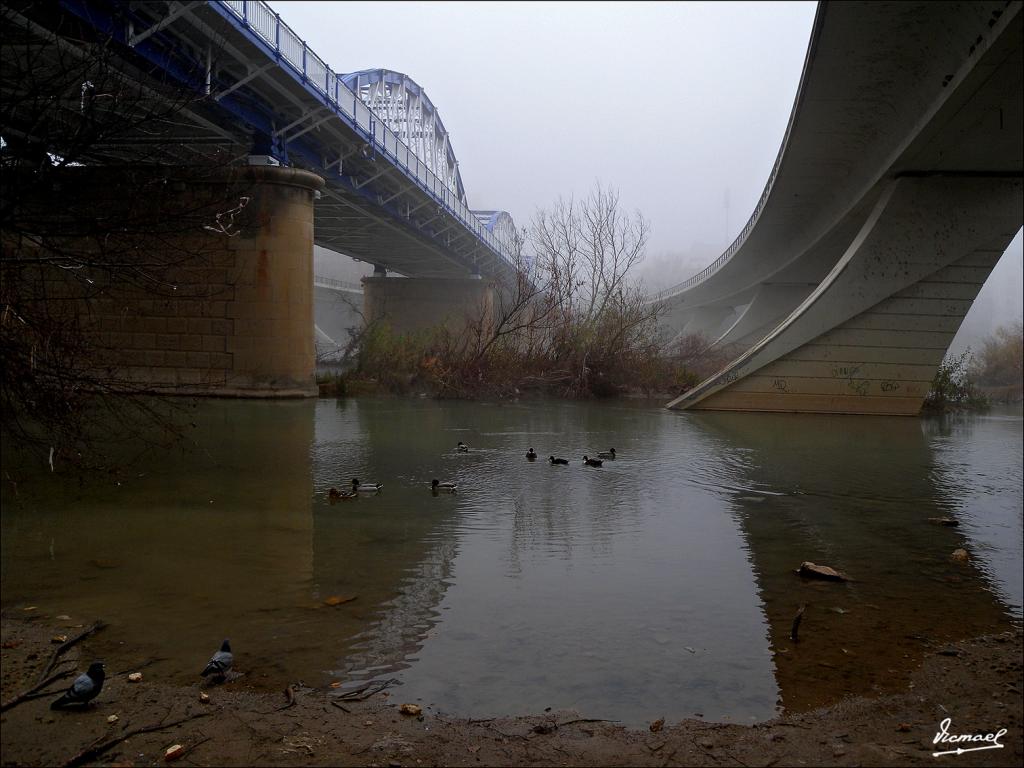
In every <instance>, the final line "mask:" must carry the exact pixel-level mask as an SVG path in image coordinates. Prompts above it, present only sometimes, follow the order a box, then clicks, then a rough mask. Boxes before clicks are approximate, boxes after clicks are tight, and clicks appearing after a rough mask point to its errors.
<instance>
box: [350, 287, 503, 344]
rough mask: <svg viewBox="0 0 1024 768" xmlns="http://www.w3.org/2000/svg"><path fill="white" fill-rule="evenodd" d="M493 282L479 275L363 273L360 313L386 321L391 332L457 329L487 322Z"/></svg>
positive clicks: (379, 320)
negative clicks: (423, 275) (384, 274)
mask: <svg viewBox="0 0 1024 768" xmlns="http://www.w3.org/2000/svg"><path fill="white" fill-rule="evenodd" d="M493 313H494V282H493V281H490V280H482V279H480V278H479V277H477V278H473V277H465V278H440V277H432V278H426V277H416V278H412V277H377V276H376V275H375V276H374V277H364V278H363V316H364V317H365V318H366V322H367V323H372V322H380V323H386V324H387V325H388V326H390V328H391V330H392V331H394V332H395V333H417V332H421V331H430V330H433V329H436V328H441V327H444V328H447V329H448V330H449V331H451V332H453V333H461V332H463V331H465V330H466V328H467V327H469V326H471V325H473V324H476V323H481V322H482V323H486V324H490V322H491V319H492V317H493Z"/></svg>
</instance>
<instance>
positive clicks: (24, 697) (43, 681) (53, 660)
mask: <svg viewBox="0 0 1024 768" xmlns="http://www.w3.org/2000/svg"><path fill="white" fill-rule="evenodd" d="M105 626H107V625H106V623H105V622H103V621H100V620H99V619H97V620H96V621H95V622H93V624H92V626H90V627H88V628H87V629H84V630H82V631H81V632H80V633H79V634H77V635H75V636H74V637H72V638H71V639H70V640H65V641H64V642H63V643H61V644H60V645H58V646H57V648H56V649H55V650H54V652H53V655H52V656H51V657H50V662H49V663H48V664H47V665H46V668H45V669H44V670H43V673H42V674H41V675H40V676H39V682H37V683H36V684H35V685H33V686H32V687H31V688H29V689H28V690H27V691H23V692H22V693H19V694H18V695H17V696H15V697H14V698H13V699H11V700H10V701H5V702H4V703H3V704H2V705H0V712H6V711H7V710H8V709H10V708H11V707H14V706H17V705H18V704H21V703H22V702H23V701H28V700H29V699H37V698H39V696H34V695H33V694H35V693H36V692H37V691H39V690H41V689H43V688H45V687H46V686H48V685H49V684H50V683H52V682H53V681H55V680H60V679H61V678H62V677H67V676H68V675H69V674H71V672H61V673H59V674H56V675H51V674H50V673H51V672H53V668H54V667H55V666H57V660H58V659H59V658H60V657H61V656H63V655H64V654H65V653H66V652H67V651H68V649H70V648H71V647H72V646H73V645H75V644H76V643H79V642H81V641H82V640H84V639H85V638H87V637H88V636H89V635H91V634H92V633H93V632H99V631H100V630H101V629H103V628H104V627H105Z"/></svg>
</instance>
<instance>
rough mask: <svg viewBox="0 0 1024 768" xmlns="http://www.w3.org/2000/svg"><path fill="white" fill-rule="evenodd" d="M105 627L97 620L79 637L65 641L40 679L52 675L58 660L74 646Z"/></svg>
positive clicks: (79, 634) (104, 624) (102, 622)
mask: <svg viewBox="0 0 1024 768" xmlns="http://www.w3.org/2000/svg"><path fill="white" fill-rule="evenodd" d="M105 626H107V623H106V622H105V621H101V620H100V619H97V620H96V621H94V622H93V624H92V626H90V627H87V628H86V629H83V630H82V631H81V632H79V633H78V634H77V635H75V636H74V637H72V638H71V639H70V640H65V641H64V642H63V643H61V644H60V645H58V646H57V649H56V650H55V651H54V652H53V656H51V657H50V663H49V664H47V665H46V669H44V670H43V674H41V675H40V676H39V679H40V680H42V679H43V678H44V677H46V676H47V675H48V674H50V673H51V672H52V671H53V668H54V666H56V664H57V659H59V658H60V657H61V656H63V655H64V654H65V653H67V651H68V650H69V649H70V648H71V647H72V646H74V645H75V644H77V643H80V642H81V641H82V640H85V638H87V637H88V636H89V635H91V634H93V633H94V632H99V631H100V630H101V629H103V628H104V627H105Z"/></svg>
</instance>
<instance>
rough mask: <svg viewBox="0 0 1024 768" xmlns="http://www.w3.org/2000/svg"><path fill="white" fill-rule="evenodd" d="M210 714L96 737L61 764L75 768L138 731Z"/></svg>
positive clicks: (196, 716)
mask: <svg viewBox="0 0 1024 768" xmlns="http://www.w3.org/2000/svg"><path fill="white" fill-rule="evenodd" d="M212 714H213V713H212V712H200V713H199V714H198V715H191V716H189V717H183V718H182V719H181V720H175V721H174V722H172V723H157V724H156V725H146V726H143V727H142V728H132V729H131V730H130V731H125V732H124V733H122V734H121V735H120V736H116V737H115V738H113V739H110V740H109V741H104V742H100V741H99V739H97V740H96V741H94V742H93V743H92V744H90V745H89V746H88V747H86V748H85V749H83V750H82V751H81V752H79V753H78V754H77V755H75V756H74V757H72V758H71V759H70V760H68V761H67V762H65V763H64V764H63V768H75V766H79V765H82V763H87V762H89V761H90V760H94V759H95V758H97V757H99V756H100V755H102V754H103V753H104V752H106V751H108V750H110V749H112V748H113V747H116V746H117V745H118V744H120V743H121V742H122V741H125V740H126V739H130V738H131V737H132V736H138V735H139V734H140V733H153V732H154V731H165V730H167V729H168V728H173V727H174V726H176V725H181V724H182V723H187V722H188V721H190V720H198V719H199V718H201V717H209V716H210V715H212ZM100 738H102V737H100ZM204 741H205V740H204ZM196 746H198V745H196Z"/></svg>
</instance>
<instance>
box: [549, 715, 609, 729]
mask: <svg viewBox="0 0 1024 768" xmlns="http://www.w3.org/2000/svg"><path fill="white" fill-rule="evenodd" d="M617 722H619V721H618V720H606V719H604V718H600V717H577V718H576V719H575V720H566V721H565V722H564V723H555V727H556V728H561V727H562V726H563V725H572V724H573V723H617Z"/></svg>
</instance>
